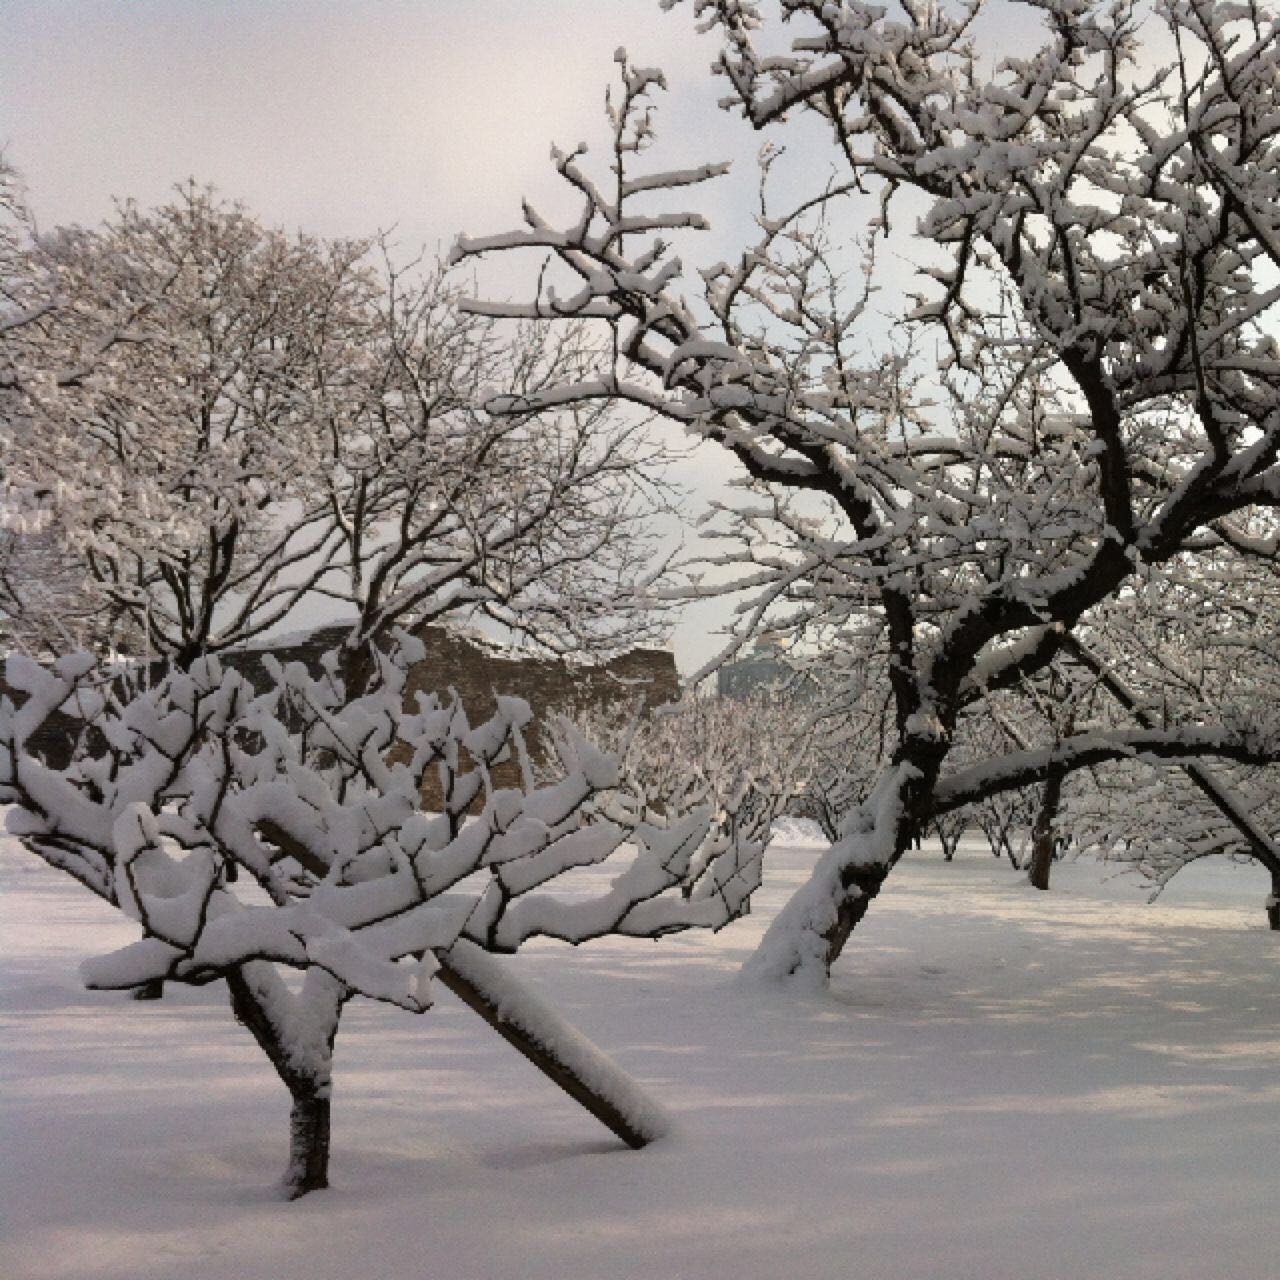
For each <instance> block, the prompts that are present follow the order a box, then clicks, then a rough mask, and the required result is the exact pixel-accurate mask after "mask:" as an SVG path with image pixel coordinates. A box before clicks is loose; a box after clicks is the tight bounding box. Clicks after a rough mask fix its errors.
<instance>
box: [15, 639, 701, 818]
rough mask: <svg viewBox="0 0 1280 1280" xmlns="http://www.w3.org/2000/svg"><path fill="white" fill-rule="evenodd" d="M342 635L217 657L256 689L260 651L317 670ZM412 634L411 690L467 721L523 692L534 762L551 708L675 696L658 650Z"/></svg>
mask: <svg viewBox="0 0 1280 1280" xmlns="http://www.w3.org/2000/svg"><path fill="white" fill-rule="evenodd" d="M346 635H347V628H346V627H343V626H334V627H322V628H320V629H318V630H316V631H314V632H312V633H311V634H310V635H308V636H307V637H306V638H305V639H304V640H301V641H297V642H294V643H291V644H288V645H284V646H281V647H278V648H267V647H265V646H264V647H263V648H261V649H257V650H240V651H234V652H230V653H226V654H223V655H221V656H222V660H223V662H224V663H225V664H226V665H227V666H230V667H234V668H235V669H236V670H237V671H239V672H240V673H241V674H242V675H243V676H244V677H245V678H246V679H247V680H248V681H249V683H250V684H252V685H253V686H254V688H256V689H262V688H264V687H265V686H266V683H267V671H266V666H265V664H264V662H263V657H264V655H265V654H272V655H273V656H274V657H276V658H278V659H279V660H280V661H281V662H302V663H303V664H304V665H305V666H306V667H307V668H308V670H310V671H312V672H318V671H319V670H320V662H321V659H322V658H323V657H324V655H325V654H326V653H330V652H332V651H333V650H334V649H336V648H337V647H338V646H339V645H340V644H341V643H342V641H343V639H344V638H345V637H346ZM418 636H419V639H421V640H422V642H423V645H424V647H425V649H426V657H425V659H424V661H422V662H420V663H417V664H415V666H414V667H413V669H412V671H411V672H410V674H409V689H410V692H411V693H412V692H416V691H418V690H425V691H427V692H432V693H440V694H442V695H447V694H448V693H449V691H450V690H457V692H458V695H459V697H460V698H461V699H462V705H463V706H464V707H465V708H466V711H467V716H468V718H469V719H470V720H471V723H472V724H479V723H480V722H481V721H483V720H485V719H487V718H488V717H489V716H490V715H492V714H493V712H494V709H495V707H496V701H495V698H496V697H497V696H498V695H514V696H516V697H519V698H523V699H524V700H525V701H526V702H528V703H529V706H530V708H531V709H532V711H533V714H534V724H533V726H532V732H530V733H529V734H528V741H527V745H528V747H529V751H530V754H531V755H532V756H533V758H534V759H535V760H539V761H540V760H545V759H546V757H547V739H546V736H545V726H546V724H547V722H548V720H549V718H550V717H551V716H552V715H554V714H555V713H557V712H563V711H568V710H571V709H575V708H580V709H588V708H590V709H604V708H609V707H612V708H616V710H617V712H618V714H619V715H626V714H628V713H629V712H630V710H631V709H632V708H633V707H634V706H635V704H636V703H637V702H640V703H641V704H642V705H643V706H644V707H646V708H653V707H655V706H661V705H662V704H663V703H665V702H671V701H673V700H674V699H676V698H678V697H679V696H680V681H679V677H678V675H677V673H676V665H675V659H674V657H673V656H672V655H671V654H670V653H668V652H666V651H665V650H661V649H632V650H631V651H630V652H628V653H624V654H621V655H619V656H618V657H616V658H614V659H613V660H612V661H611V662H608V663H603V664H599V665H586V664H582V663H571V662H566V661H563V660H561V659H556V658H541V657H532V656H522V655H518V654H516V653H513V652H511V651H509V650H499V649H497V648H495V647H494V646H492V645H490V644H488V643H486V642H485V641H484V640H481V639H472V638H471V637H470V636H467V635H464V634H461V633H459V632H455V631H450V630H448V629H447V628H444V627H423V628H422V629H421V630H420V631H419V633H418ZM4 692H7V690H6V689H5V687H4V684H3V681H2V680H0V693H4ZM73 723H74V722H72V721H71V720H69V719H67V718H66V717H56V718H54V719H53V720H51V721H50V722H49V723H48V724H47V725H46V726H45V730H44V731H43V732H42V734H41V735H40V737H39V739H38V741H37V744H36V745H37V750H38V752H39V754H40V755H42V756H43V757H44V758H45V759H46V760H47V761H48V762H49V763H50V764H52V765H55V766H60V765H62V764H64V763H65V761H66V758H67V756H68V755H69V753H70V749H71V739H70V736H69V733H70V729H71V727H72V725H73ZM497 781H498V783H499V785H511V784H512V783H514V782H515V781H516V777H515V774H514V773H513V772H509V771H508V770H500V771H499V773H498V776H497ZM423 800H424V803H425V804H426V805H428V806H429V807H433V806H434V804H436V803H438V800H439V793H438V791H437V792H436V793H435V794H434V795H432V794H426V795H424V797H423Z"/></svg>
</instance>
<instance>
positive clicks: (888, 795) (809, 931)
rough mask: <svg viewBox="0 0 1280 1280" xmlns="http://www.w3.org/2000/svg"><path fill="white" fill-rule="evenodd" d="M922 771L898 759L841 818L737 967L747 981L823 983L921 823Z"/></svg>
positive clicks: (814, 984)
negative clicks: (835, 836) (831, 840)
mask: <svg viewBox="0 0 1280 1280" xmlns="http://www.w3.org/2000/svg"><path fill="white" fill-rule="evenodd" d="M922 784H923V772H922V770H920V769H919V768H913V767H912V766H910V765H908V764H905V763H900V764H896V765H894V766H893V767H892V768H890V769H889V770H888V771H887V772H886V773H884V774H883V775H882V776H881V778H880V780H879V781H878V782H877V783H876V785H875V787H874V788H873V790H872V792H871V794H870V796H868V798H867V800H866V801H865V802H864V803H863V804H862V805H860V806H859V807H858V809H857V810H856V811H855V812H854V814H853V815H852V816H851V817H850V819H849V820H848V821H847V822H846V823H845V824H844V828H843V831H842V833H841V836H840V839H839V840H837V841H836V843H835V844H833V845H832V846H831V848H830V849H829V850H828V851H827V852H826V853H825V854H824V855H823V856H822V858H820V859H819V860H818V864H817V866H816V867H814V869H813V873H812V875H811V876H810V877H809V880H808V881H807V882H806V883H805V884H803V885H802V886H801V887H800V888H799V889H798V890H797V891H796V892H795V893H793V894H792V895H791V897H790V899H788V901H787V902H786V904H785V905H784V906H783V908H782V910H781V911H779V912H778V914H777V915H776V916H775V917H774V920H773V923H772V924H771V925H770V926H769V928H768V929H767V930H766V931H765V935H764V937H763V938H762V939H761V941H760V945H759V946H758V947H757V948H756V950H755V952H754V954H753V955H752V956H751V957H750V958H749V959H748V960H747V962H746V964H745V965H743V967H742V973H741V978H742V980H743V981H744V982H747V983H773V982H794V983H796V984H797V985H800V986H806V987H811V988H813V989H815V990H817V989H821V988H823V987H825V986H826V984H827V979H828V977H829V976H830V972H831V966H832V965H833V964H834V963H835V962H836V960H837V959H838V958H839V956H840V953H841V951H843V950H844V945H845V943H846V942H847V941H848V940H849V935H850V934H851V933H852V932H853V930H854V929H855V928H856V927H857V926H858V925H859V924H860V923H861V922H862V919H863V917H864V916H865V915H866V914H867V909H868V908H869V907H870V906H871V903H872V900H873V899H874V898H875V897H876V896H877V895H878V894H879V892H880V887H881V886H882V885H883V884H884V882H885V879H886V877H887V876H888V874H889V872H890V871H891V870H892V869H893V867H894V866H895V865H896V864H897V862H898V860H899V859H900V858H901V857H902V855H903V854H904V853H905V852H906V850H907V849H908V848H909V847H910V844H911V840H912V838H913V836H914V835H915V833H916V831H917V830H919V828H920V825H921V823H920V821H919V816H918V813H917V812H916V811H917V810H918V808H919V807H920V805H921V803H922V796H923V795H924V793H923V792H922V790H921V788H922Z"/></svg>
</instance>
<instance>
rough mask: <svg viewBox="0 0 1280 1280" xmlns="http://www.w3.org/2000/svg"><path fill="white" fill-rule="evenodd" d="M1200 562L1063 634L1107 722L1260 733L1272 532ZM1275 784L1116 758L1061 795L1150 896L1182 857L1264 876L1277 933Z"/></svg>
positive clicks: (1272, 665) (1192, 766)
mask: <svg viewBox="0 0 1280 1280" xmlns="http://www.w3.org/2000/svg"><path fill="white" fill-rule="evenodd" d="M1259 523H1260V522H1256V521H1255V525H1254V528H1253V530H1252V531H1251V534H1250V536H1249V538H1248V540H1247V541H1241V540H1240V539H1239V538H1237V539H1236V545H1234V546H1232V547H1230V548H1223V547H1218V548H1214V549H1213V550H1212V551H1211V552H1209V553H1205V554H1200V555H1198V556H1196V557H1195V558H1194V559H1189V560H1188V561H1186V562H1184V563H1183V564H1181V565H1180V566H1175V568H1180V569H1181V572H1180V573H1174V572H1171V573H1169V574H1167V575H1165V576H1164V577H1162V578H1161V579H1160V580H1159V581H1157V582H1152V583H1150V584H1148V586H1147V588H1146V589H1145V591H1144V592H1143V600H1142V602H1141V603H1142V607H1141V611H1140V612H1139V610H1138V608H1137V607H1136V606H1137V604H1138V602H1137V601H1136V600H1135V599H1134V598H1132V597H1128V596H1124V597H1121V598H1120V599H1117V600H1116V601H1114V602H1112V604H1111V606H1110V607H1108V608H1107V609H1106V610H1104V611H1101V612H1100V613H1098V614H1097V615H1095V617H1094V619H1093V620H1092V624H1091V626H1090V627H1089V628H1088V629H1087V630H1085V631H1084V632H1082V633H1081V634H1080V635H1077V636H1073V637H1072V639H1071V642H1070V644H1069V646H1068V653H1069V655H1070V660H1071V661H1072V662H1073V663H1074V664H1075V665H1076V666H1077V667H1079V668H1080V669H1082V670H1084V671H1086V672H1088V673H1089V674H1090V676H1091V677H1092V678H1094V679H1095V680H1096V682H1097V688H1098V690H1099V692H1100V694H1101V695H1102V697H1103V698H1105V700H1106V702H1107V703H1109V706H1110V715H1109V720H1110V722H1111V723H1113V724H1116V723H1129V724H1135V725H1143V726H1152V725H1167V724H1170V723H1177V722H1186V721H1188V720H1190V719H1193V718H1195V717H1196V716H1201V717H1203V716H1207V715H1212V716H1213V717H1214V718H1216V719H1219V720H1223V721H1228V722H1231V721H1234V722H1236V723H1238V724H1244V725H1249V724H1252V725H1256V726H1258V727H1259V728H1261V727H1263V726H1264V725H1265V724H1266V723H1267V722H1268V721H1269V720H1271V719H1272V718H1273V717H1274V714H1275V712H1274V708H1275V706H1276V705H1277V695H1278V694H1280V685H1278V683H1277V681H1278V680H1280V652H1278V651H1277V648H1276V636H1277V634H1278V633H1280V591H1278V590H1277V587H1280V579H1278V578H1277V566H1276V563H1275V552H1274V534H1272V535H1271V536H1264V535H1265V534H1266V529H1265V527H1263V528H1259V527H1258V526H1259ZM1278 788H1280V777H1278V776H1277V770H1276V769H1275V768H1274V767H1264V766H1253V767H1251V766H1247V765H1229V764H1224V763H1219V762H1209V761H1195V760H1192V761H1184V762H1182V763H1181V765H1180V766H1179V767H1173V766H1165V767H1156V766H1154V765H1153V764H1151V763H1142V762H1138V761H1122V762H1118V763H1116V764H1113V765H1110V766H1107V767H1106V768H1104V769H1100V770H1097V771H1095V776H1094V778H1093V779H1092V785H1088V786H1078V787H1076V788H1075V789H1074V792H1073V794H1072V795H1071V796H1070V797H1069V801H1068V805H1067V808H1068V811H1069V818H1070V822H1071V824H1072V829H1073V833H1075V834H1076V835H1077V836H1078V839H1079V840H1080V841H1082V842H1084V843H1085V844H1087V845H1088V846H1089V847H1091V848H1094V849H1098V850H1100V851H1102V852H1103V853H1104V854H1105V855H1106V856H1108V857H1113V858H1117V859H1119V860H1123V861H1127V862H1130V863H1132V864H1133V865H1135V866H1136V867H1137V868H1138V869H1139V870H1140V871H1141V872H1142V873H1143V874H1144V875H1145V876H1147V878H1148V879H1149V880H1150V881H1151V882H1152V883H1153V885H1154V886H1155V890H1156V892H1159V891H1160V890H1161V889H1163V887H1164V886H1165V885H1166V884H1168V883H1169V881H1170V880H1171V879H1172V878H1173V876H1174V875H1176V874H1177V872H1178V871H1180V870H1181V869H1182V868H1183V867H1184V866H1186V865H1187V864H1188V863H1189V862H1192V861H1194V860H1196V859H1198V858H1202V857H1209V856H1213V855H1218V854H1223V855H1227V856H1230V857H1234V858H1247V859H1252V860H1254V861H1256V862H1258V863H1259V864H1260V865H1261V866H1263V867H1264V868H1265V869H1266V870H1267V872H1268V873H1269V875H1270V877H1271V894H1270V897H1269V899H1268V902H1267V916H1268V921H1269V923H1270V925H1271V927H1272V928H1280V905H1277V904H1278V903H1280V844H1278V843H1277V840H1276V837H1277V835H1278V834H1280V790H1278Z"/></svg>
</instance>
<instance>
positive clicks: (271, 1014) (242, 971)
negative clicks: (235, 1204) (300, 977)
mask: <svg viewBox="0 0 1280 1280" xmlns="http://www.w3.org/2000/svg"><path fill="white" fill-rule="evenodd" d="M227 988H228V990H229V991H230V993H231V1009H232V1012H233V1013H234V1014H235V1016H236V1019H237V1021H239V1022H241V1023H243V1024H244V1026H245V1027H247V1028H248V1030H249V1033H250V1034H251V1035H252V1036H253V1038H254V1039H255V1040H256V1041H257V1042H258V1047H259V1048H260V1049H261V1050H262V1051H263V1053H265V1054H266V1055H267V1057H268V1058H269V1059H270V1061H271V1065H272V1066H273V1067H275V1069H276V1074H277V1075H278V1076H279V1077H280V1079H281V1080H282V1081H284V1085H285V1087H286V1088H287V1089H288V1090H289V1096H290V1098H291V1099H292V1107H291V1109H290V1113H289V1163H288V1165H287V1166H286V1168H285V1172H284V1177H283V1178H282V1179H281V1189H282V1191H283V1192H284V1194H285V1195H286V1196H287V1197H288V1198H289V1199H290V1200H297V1199H298V1198H299V1197H300V1196H305V1195H306V1194H307V1193H308V1192H310V1191H321V1190H323V1189H324V1188H325V1187H327V1186H328V1185H329V1110H330V1094H331V1089H332V1062H333V1043H334V1039H335V1037H336V1036H337V1033H338V1020H339V1018H340V1016H341V1013H342V1006H343V1004H344V1003H345V1002H346V1000H347V998H348V996H349V995H350V992H349V991H347V989H346V988H345V987H343V986H342V984H341V983H340V982H338V981H337V979H335V978H332V977H330V975H328V974H326V973H322V972H321V971H320V970H316V969H312V970H309V971H308V973H307V976H306V978H305V979H304V981H303V990H302V993H301V995H299V996H294V995H292V994H291V993H290V992H289V990H288V988H287V987H285V985H284V983H283V982H282V981H281V980H280V977H279V975H278V974H276V973H275V972H274V970H272V968H271V966H270V965H269V964H266V963H265V962H262V961H257V962H252V963H250V964H246V965H241V966H240V968H238V969H235V970H232V971H231V972H229V973H228V974H227ZM299 1006H301V1009H300V1013H301V1016H295V1010H298V1008H299Z"/></svg>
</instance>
